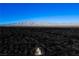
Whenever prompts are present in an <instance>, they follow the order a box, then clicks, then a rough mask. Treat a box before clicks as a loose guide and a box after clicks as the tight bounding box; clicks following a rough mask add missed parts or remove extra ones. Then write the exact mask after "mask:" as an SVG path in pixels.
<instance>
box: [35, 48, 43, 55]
mask: <svg viewBox="0 0 79 59" xmlns="http://www.w3.org/2000/svg"><path fill="white" fill-rule="evenodd" d="M34 55H35V56H41V55H43V50H42V49H41V48H40V47H37V48H35V49H34Z"/></svg>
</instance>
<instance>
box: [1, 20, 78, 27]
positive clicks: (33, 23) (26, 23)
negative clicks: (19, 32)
mask: <svg viewBox="0 0 79 59" xmlns="http://www.w3.org/2000/svg"><path fill="white" fill-rule="evenodd" d="M0 26H79V24H78V23H48V22H33V21H27V22H26V21H25V22H17V23H11V24H2V25H0Z"/></svg>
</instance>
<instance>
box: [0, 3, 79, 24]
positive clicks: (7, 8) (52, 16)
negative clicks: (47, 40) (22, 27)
mask: <svg viewBox="0 0 79 59" xmlns="http://www.w3.org/2000/svg"><path fill="white" fill-rule="evenodd" d="M30 20H31V21H35V22H37V21H47V22H52V23H55V22H56V23H59V22H60V23H65V22H66V23H68V22H77V23H79V4H76V3H75V4H74V3H72V4H70V3H69V4H68V3H24V4H23V3H17V4H15V3H6V4H3V3H2V4H0V24H9V23H16V22H22V21H30Z"/></svg>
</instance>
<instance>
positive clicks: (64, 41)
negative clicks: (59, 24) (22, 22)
mask: <svg viewBox="0 0 79 59" xmlns="http://www.w3.org/2000/svg"><path fill="white" fill-rule="evenodd" d="M35 47H41V48H42V49H43V52H44V54H43V55H46V56H78V55H79V28H51V27H49V28H43V27H42V28H40V27H0V56H7V55H8V56H31V55H33V53H32V50H33V49H34V48H35Z"/></svg>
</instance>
